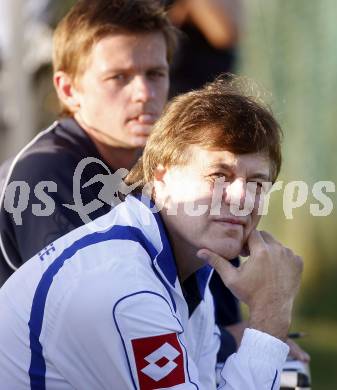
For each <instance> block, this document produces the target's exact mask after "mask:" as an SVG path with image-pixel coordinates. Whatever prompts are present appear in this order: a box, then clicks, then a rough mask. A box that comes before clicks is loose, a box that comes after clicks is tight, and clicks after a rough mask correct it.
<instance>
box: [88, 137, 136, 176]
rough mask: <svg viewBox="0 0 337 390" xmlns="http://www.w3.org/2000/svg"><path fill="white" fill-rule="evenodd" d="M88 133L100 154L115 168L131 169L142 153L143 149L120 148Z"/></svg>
mask: <svg viewBox="0 0 337 390" xmlns="http://www.w3.org/2000/svg"><path fill="white" fill-rule="evenodd" d="M88 135H89V137H90V138H91V140H92V142H93V143H94V144H95V146H96V148H97V150H98V152H99V154H100V155H101V156H102V157H103V159H104V160H105V161H106V162H107V163H108V165H109V166H110V167H111V168H112V169H114V170H117V169H119V168H126V169H128V170H130V169H131V168H132V167H133V166H134V165H135V163H136V161H137V160H138V159H139V157H140V156H141V154H142V149H125V148H118V147H116V146H111V145H107V144H105V143H103V142H100V141H98V140H97V139H96V138H95V137H91V136H90V134H88Z"/></svg>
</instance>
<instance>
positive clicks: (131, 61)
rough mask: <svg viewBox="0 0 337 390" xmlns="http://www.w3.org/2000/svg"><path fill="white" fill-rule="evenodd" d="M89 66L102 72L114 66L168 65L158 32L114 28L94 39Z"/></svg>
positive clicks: (164, 43)
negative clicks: (111, 31) (100, 37)
mask: <svg viewBox="0 0 337 390" xmlns="http://www.w3.org/2000/svg"><path fill="white" fill-rule="evenodd" d="M88 59H89V64H88V68H90V67H91V68H94V69H96V70H98V71H101V72H104V71H109V69H112V70H114V68H118V69H120V68H130V67H140V68H147V67H167V66H168V64H167V45H166V41H165V38H164V35H163V34H162V33H161V32H151V33H127V32H125V33H124V32H116V33H115V34H110V35H108V36H106V37H104V38H102V39H100V40H99V41H98V42H96V43H95V44H94V45H93V47H92V49H91V52H90V54H89V58H88Z"/></svg>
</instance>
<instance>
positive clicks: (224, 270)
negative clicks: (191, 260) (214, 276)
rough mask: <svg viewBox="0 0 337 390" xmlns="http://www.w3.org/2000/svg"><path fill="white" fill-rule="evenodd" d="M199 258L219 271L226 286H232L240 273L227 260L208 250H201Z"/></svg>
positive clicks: (198, 254)
mask: <svg viewBox="0 0 337 390" xmlns="http://www.w3.org/2000/svg"><path fill="white" fill-rule="evenodd" d="M197 256H198V257H199V259H202V260H204V261H207V263H208V264H209V265H210V266H211V267H213V268H214V269H215V270H216V271H217V273H218V274H219V275H220V277H221V279H222V281H223V282H224V284H225V285H230V284H231V283H232V282H233V280H234V279H235V278H236V276H237V274H238V272H239V271H238V268H236V267H234V266H233V265H232V264H231V263H230V262H229V261H228V260H227V259H225V258H224V257H221V256H219V255H218V254H216V253H214V252H212V251H210V250H208V249H200V250H199V251H198V252H197Z"/></svg>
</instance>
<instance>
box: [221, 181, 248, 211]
mask: <svg viewBox="0 0 337 390" xmlns="http://www.w3.org/2000/svg"><path fill="white" fill-rule="evenodd" d="M246 187H247V184H246V181H245V180H243V179H240V178H237V179H235V180H233V181H232V182H231V183H228V185H227V187H226V192H225V202H226V203H227V204H229V205H230V204H232V205H233V206H236V207H239V208H242V207H243V206H244V203H245V197H246Z"/></svg>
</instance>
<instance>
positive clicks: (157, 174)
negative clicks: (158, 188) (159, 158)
mask: <svg viewBox="0 0 337 390" xmlns="http://www.w3.org/2000/svg"><path fill="white" fill-rule="evenodd" d="M166 172H167V169H166V168H165V167H164V166H163V165H162V164H159V165H158V166H157V168H156V169H155V170H154V174H153V177H154V180H155V181H159V182H164V181H165V174H166Z"/></svg>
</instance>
